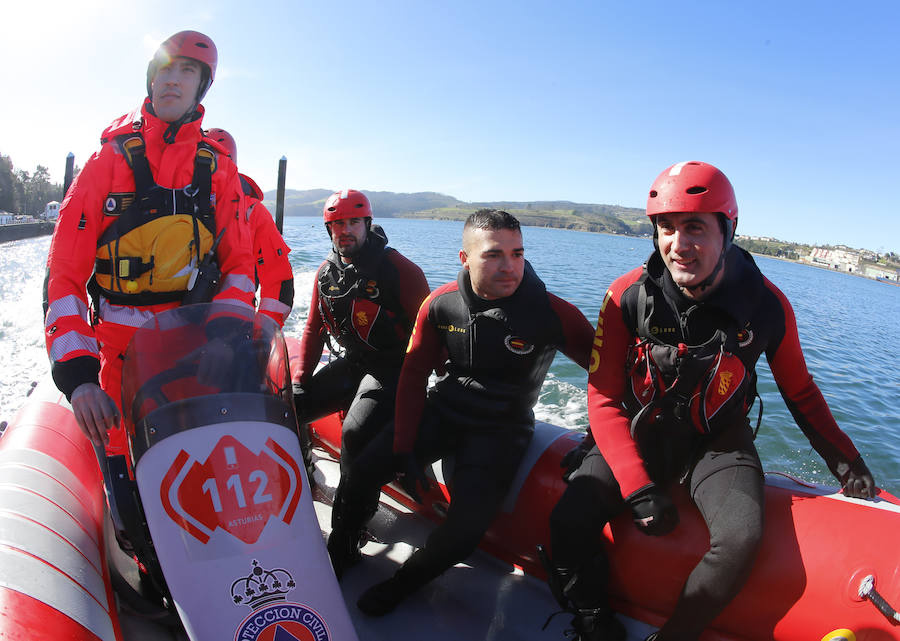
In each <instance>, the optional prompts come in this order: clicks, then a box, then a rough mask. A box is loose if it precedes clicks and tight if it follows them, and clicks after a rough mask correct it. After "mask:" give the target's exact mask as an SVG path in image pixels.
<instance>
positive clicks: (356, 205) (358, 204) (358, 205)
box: [354, 203, 363, 209]
mask: <svg viewBox="0 0 900 641" xmlns="http://www.w3.org/2000/svg"><path fill="white" fill-rule="evenodd" d="M362 206H363V204H362V203H356V204H355V205H354V207H356V208H357V209H359V208H360V207H362Z"/></svg>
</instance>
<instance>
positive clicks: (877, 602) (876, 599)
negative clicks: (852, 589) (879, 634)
mask: <svg viewBox="0 0 900 641" xmlns="http://www.w3.org/2000/svg"><path fill="white" fill-rule="evenodd" d="M859 596H860V598H861V599H868V600H869V601H871V602H872V605H874V606H875V607H876V608H878V611H879V612H881V614H883V615H884V618H885V619H887V620H888V621H890V622H891V625H900V613H898V612H897V611H896V610H895V609H894V608H892V607H891V605H890V604H889V603H888V602H887V601H885V600H884V597H883V596H881V595H880V594H879V593H878V590H876V589H875V577H874V576H873V575H871V574H870V575H868V576H867V577H865V578H864V579H863V580H862V581H860V584H859Z"/></svg>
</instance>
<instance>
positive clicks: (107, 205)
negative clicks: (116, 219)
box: [103, 192, 134, 216]
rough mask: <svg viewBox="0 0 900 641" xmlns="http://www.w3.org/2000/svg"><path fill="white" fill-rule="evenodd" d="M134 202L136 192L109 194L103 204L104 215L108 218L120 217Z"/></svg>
mask: <svg viewBox="0 0 900 641" xmlns="http://www.w3.org/2000/svg"><path fill="white" fill-rule="evenodd" d="M133 202H134V192H130V193H117V194H112V193H111V194H107V196H106V201H105V202H104V203H103V213H104V214H106V215H107V216H118V215H119V214H121V213H122V212H124V211H125V210H126V209H128V207H129V206H130V205H131V203H133Z"/></svg>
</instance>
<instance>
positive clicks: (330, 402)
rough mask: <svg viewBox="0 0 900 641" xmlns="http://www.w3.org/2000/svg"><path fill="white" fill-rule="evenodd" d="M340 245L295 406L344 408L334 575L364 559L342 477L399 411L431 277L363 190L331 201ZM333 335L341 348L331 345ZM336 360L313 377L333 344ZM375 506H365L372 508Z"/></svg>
mask: <svg viewBox="0 0 900 641" xmlns="http://www.w3.org/2000/svg"><path fill="white" fill-rule="evenodd" d="M322 214H323V218H324V220H325V229H326V230H327V231H328V235H329V237H330V238H331V245H332V252H331V254H330V255H329V256H328V258H327V259H326V260H325V261H324V262H323V263H322V265H321V266H320V267H319V270H318V271H317V272H316V278H315V282H314V283H313V290H312V301H311V302H310V305H309V315H308V316H307V318H306V327H305V328H304V330H303V336H302V338H301V341H300V354H301V361H300V367H299V370H298V372H297V374H296V380H295V397H294V398H295V403H296V406H297V415H298V417H299V419H300V421H301V423H308V422H310V421H313V420H316V419H317V418H321V417H323V416H325V415H327V414H331V413H333V412H336V411H338V410H343V411H344V412H345V415H344V422H343V434H342V439H341V482H340V483H339V485H338V488H337V492H336V494H335V498H334V508H333V510H332V532H331V535H330V536H329V538H328V552H329V555H330V556H331V561H332V564H333V565H334V569H335V572H336V573H337V575H338V576H339V577H340V575H341V573H342V572H343V568H344V567H346V566H347V565H349V564H350V563H353V562H354V561H355V560H357V559H358V558H359V539H360V535H361V530H360V529H358V528H355V529H353V530H350V529H348V528H346V527H343V515H344V512H345V506H344V503H343V495H344V492H343V487H344V475H345V472H346V470H347V469H349V466H350V465H351V464H352V462H353V461H354V460H355V458H356V456H357V455H358V454H359V452H360V451H361V450H362V448H363V447H364V446H365V445H366V444H367V443H368V442H369V441H370V440H371V439H372V438H373V437H374V436H375V435H376V434H377V433H378V432H379V431H380V430H381V428H382V427H383V426H384V425H386V424H387V423H388V422H390V421H391V419H392V418H393V416H394V394H395V392H396V389H397V378H398V377H399V375H400V366H401V365H402V363H403V356H404V352H405V350H406V344H407V343H408V342H409V335H410V332H411V331H412V327H413V323H414V322H415V318H416V313H417V312H418V310H419V305H420V304H421V303H422V301H423V300H424V299H425V297H426V296H428V293H429V288H428V281H427V280H426V279H425V274H424V273H422V270H421V269H420V268H419V267H418V266H417V265H416V264H415V263H413V262H411V261H410V260H408V259H407V258H405V257H404V256H403V255H402V254H400V252H398V251H397V250H395V249H392V248H390V247H388V246H387V236H386V235H385V233H384V230H382V229H381V227H379V226H378V225H373V224H372V206H371V205H370V204H369V199H368V198H366V195H365V194H363V193H362V192H361V191H357V190H355V189H347V190H344V191H339V192H335V193H334V194H332V195H331V196H329V197H328V199H327V200H326V201H325V206H324V208H323V212H322ZM331 339H334V341H335V342H336V343H337V347H336V346H335V345H332V344H331ZM326 340H328V341H329V345H330V346H331V347H332V350H331V351H332V353H333V354H334V353H335V352H336V351H338V348H339V349H340V350H343V355H342V356H341V357H339V358H337V359H335V360H332V361H331V362H330V363H328V365H326V366H325V367H323V368H322V369H321V370H320V371H319V372H318V373H316V374H315V376H314V375H313V373H314V372H315V369H316V366H317V365H318V364H319V359H320V358H321V356H322V350H323V349H324V346H325V341H326ZM377 501H378V497H377V494H376V496H375V500H374V504H373V505H369V506H366V507H365V511H366V512H369V511H371V512H374V510H375V508H376V507H377Z"/></svg>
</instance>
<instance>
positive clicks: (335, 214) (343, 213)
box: [322, 189, 372, 226]
mask: <svg viewBox="0 0 900 641" xmlns="http://www.w3.org/2000/svg"><path fill="white" fill-rule="evenodd" d="M322 217H323V218H324V219H325V225H326V226H327V225H328V223H332V222H334V221H336V220H345V219H347V218H368V219H370V220H371V219H372V205H370V204H369V199H368V198H366V195H365V194H364V193H362V192H361V191H356V190H355V189H345V190H343V191H336V192H334V193H333V194H331V195H330V196H329V197H328V200H326V201H325V207H323V208H322Z"/></svg>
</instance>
